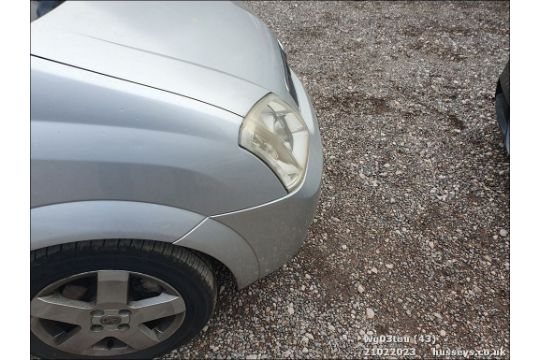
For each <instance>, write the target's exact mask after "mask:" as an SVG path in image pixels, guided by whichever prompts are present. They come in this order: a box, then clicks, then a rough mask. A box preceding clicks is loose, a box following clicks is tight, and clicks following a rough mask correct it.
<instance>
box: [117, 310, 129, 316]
mask: <svg viewBox="0 0 540 360" xmlns="http://www.w3.org/2000/svg"><path fill="white" fill-rule="evenodd" d="M118 314H119V315H124V316H125V315H131V311H129V310H120V311H119V312H118Z"/></svg>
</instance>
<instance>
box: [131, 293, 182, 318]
mask: <svg viewBox="0 0 540 360" xmlns="http://www.w3.org/2000/svg"><path fill="white" fill-rule="evenodd" d="M128 305H129V308H130V309H131V310H132V311H133V320H134V321H135V322H136V323H138V324H142V323H145V322H147V321H151V320H156V319H161V318H164V317H167V316H172V315H177V314H181V313H183V312H184V311H186V304H185V303H184V300H183V299H182V298H181V297H179V296H175V295H170V294H167V293H161V294H160V295H158V296H154V297H151V298H147V299H143V300H138V301H131V302H130V303H129V304H128Z"/></svg>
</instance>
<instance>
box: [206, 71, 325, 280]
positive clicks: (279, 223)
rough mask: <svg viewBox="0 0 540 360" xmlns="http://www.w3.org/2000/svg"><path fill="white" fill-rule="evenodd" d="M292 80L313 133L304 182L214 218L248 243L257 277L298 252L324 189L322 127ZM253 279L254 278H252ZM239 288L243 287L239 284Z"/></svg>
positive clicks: (299, 87)
mask: <svg viewBox="0 0 540 360" xmlns="http://www.w3.org/2000/svg"><path fill="white" fill-rule="evenodd" d="M292 80H293V83H294V86H295V89H296V93H297V97H298V107H299V110H300V113H301V114H302V117H303V118H304V121H305V122H306V125H307V127H308V129H309V131H310V144H309V158H308V165H307V169H306V175H305V177H304V180H303V183H302V184H301V186H299V187H298V188H297V189H295V190H294V191H293V192H291V193H289V194H287V195H286V196H285V197H282V198H279V199H277V200H274V201H272V202H270V203H266V204H263V205H259V206H256V207H253V208H248V209H243V210H240V211H235V212H231V213H227V214H221V215H217V216H212V219H213V220H215V221H217V222H219V223H221V224H223V225H225V226H227V227H229V228H230V229H232V230H233V231H235V232H236V233H237V234H239V235H240V236H241V237H242V238H243V239H244V240H245V241H246V242H247V243H248V244H249V246H250V247H251V249H252V250H253V253H254V254H255V256H256V258H257V261H258V266H259V271H258V278H261V277H263V276H265V275H267V274H268V273H270V272H272V271H274V270H276V269H278V268H279V267H280V266H281V265H283V264H284V263H285V262H287V260H289V259H290V258H291V257H292V256H294V255H295V254H296V253H297V252H298V250H299V249H300V247H301V246H302V244H303V242H304V240H305V238H306V235H307V231H308V227H309V225H310V224H311V222H312V220H313V216H314V213H315V209H316V206H317V201H318V199H319V194H320V189H321V181H322V170H323V157H322V145H321V137H320V133H319V125H318V123H317V119H316V117H315V112H314V109H313V106H312V104H311V100H310V99H309V96H308V94H307V93H306V91H305V89H304V87H303V85H302V83H301V82H300V80H299V79H298V77H297V76H296V75H295V74H294V73H292ZM235 275H236V274H235ZM250 277H251V278H253V276H252V275H251V276H250ZM252 280H253V281H254V280H256V279H252ZM242 282H243V283H245V282H246V281H242ZM239 287H243V284H240V283H239Z"/></svg>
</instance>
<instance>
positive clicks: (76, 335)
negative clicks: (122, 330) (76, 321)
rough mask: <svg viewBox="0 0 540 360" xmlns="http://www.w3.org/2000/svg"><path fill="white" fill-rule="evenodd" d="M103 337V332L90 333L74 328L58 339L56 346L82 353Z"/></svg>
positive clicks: (70, 351) (69, 351)
mask: <svg viewBox="0 0 540 360" xmlns="http://www.w3.org/2000/svg"><path fill="white" fill-rule="evenodd" d="M104 337H105V335H103V333H101V334H100V333H92V332H90V331H85V330H83V329H81V328H76V329H73V330H72V331H71V332H69V333H68V334H66V335H65V336H64V338H63V339H60V341H59V343H58V345H57V347H58V349H60V350H62V351H65V352H68V353H72V354H84V353H85V352H86V350H88V349H89V348H90V347H91V346H93V345H95V344H96V343H97V342H98V341H100V340H101V339H103V338H104Z"/></svg>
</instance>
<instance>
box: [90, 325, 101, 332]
mask: <svg viewBox="0 0 540 360" xmlns="http://www.w3.org/2000/svg"><path fill="white" fill-rule="evenodd" d="M90 330H92V331H101V330H103V326H101V325H92V327H90Z"/></svg>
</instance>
